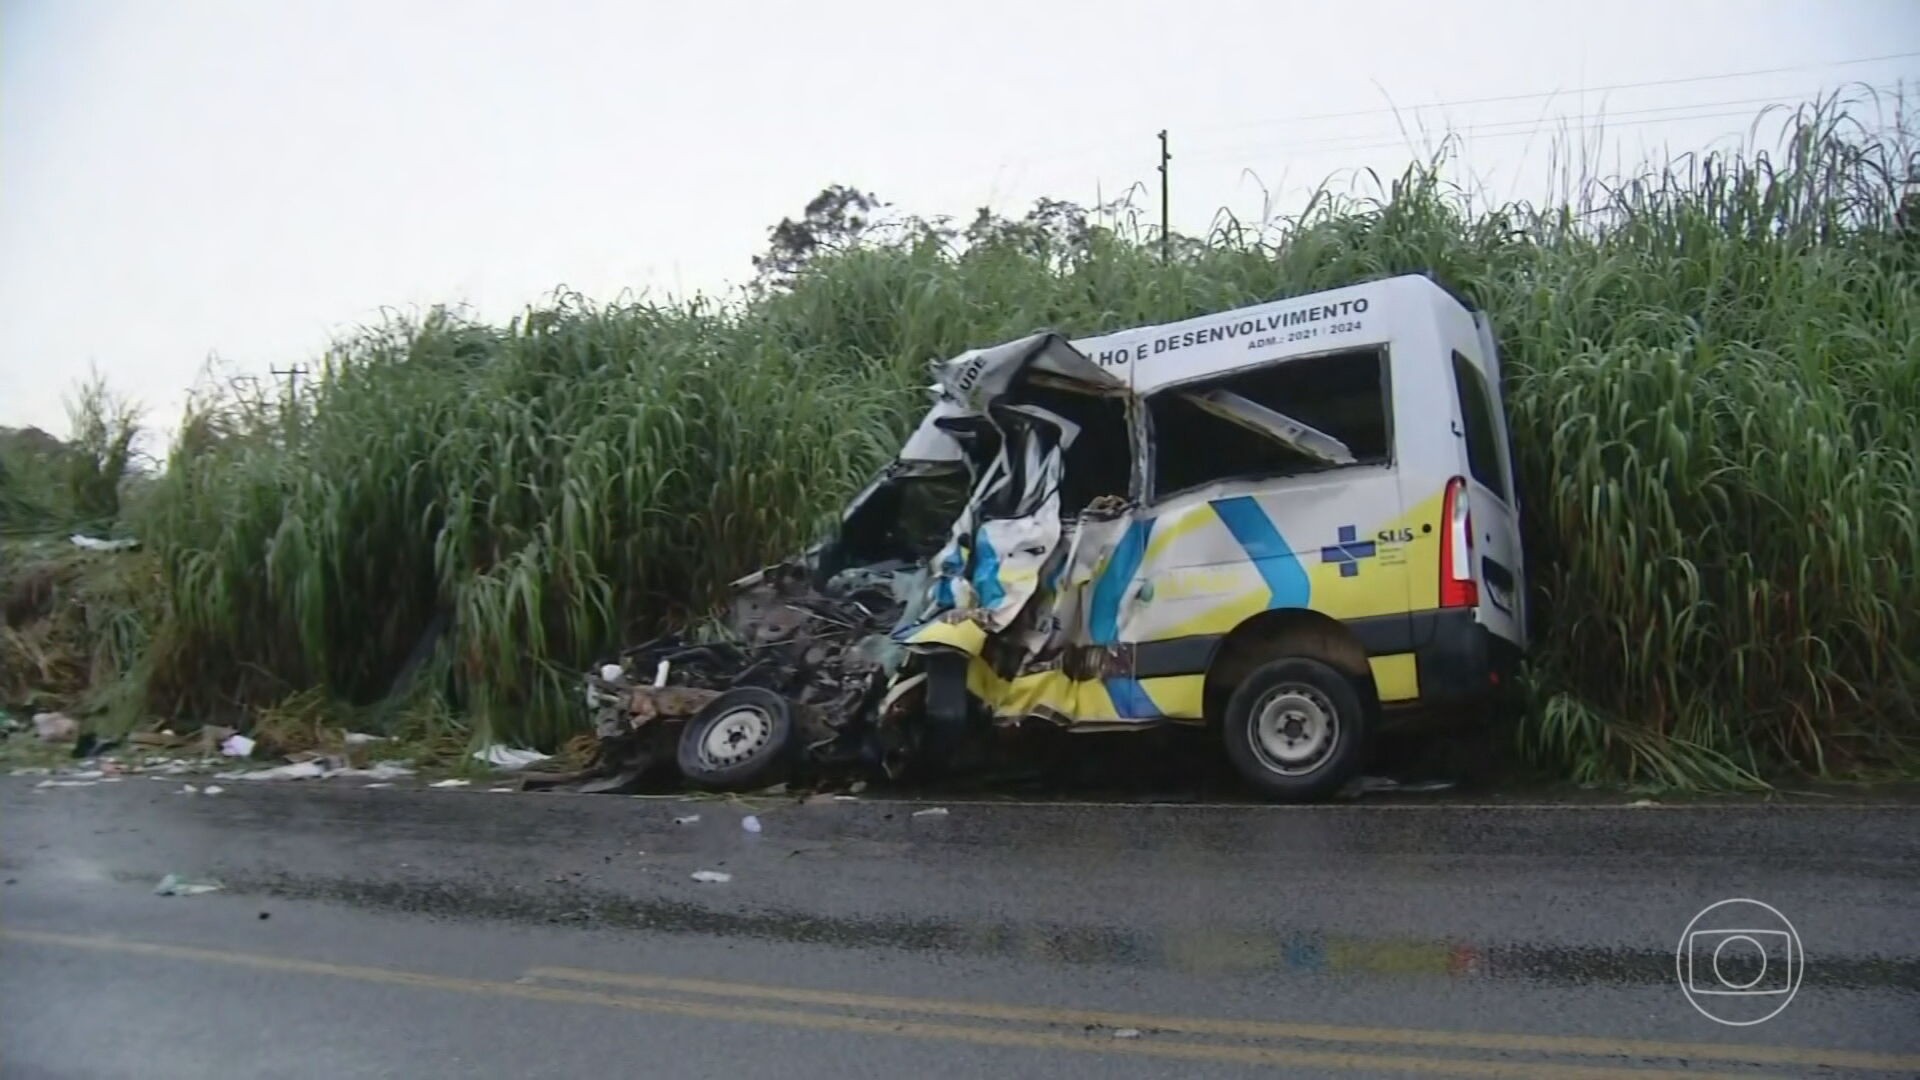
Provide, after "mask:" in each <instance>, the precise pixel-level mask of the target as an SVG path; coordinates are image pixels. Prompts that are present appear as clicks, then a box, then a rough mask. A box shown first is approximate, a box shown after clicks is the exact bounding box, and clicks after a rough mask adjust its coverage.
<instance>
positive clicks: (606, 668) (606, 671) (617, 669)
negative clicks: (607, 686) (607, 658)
mask: <svg viewBox="0 0 1920 1080" xmlns="http://www.w3.org/2000/svg"><path fill="white" fill-rule="evenodd" d="M625 674H626V670H625V669H624V668H622V667H621V666H620V665H619V664H602V665H600V678H601V680H602V681H604V682H619V681H620V678H621V676H623V675H625Z"/></svg>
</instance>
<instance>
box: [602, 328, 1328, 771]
mask: <svg viewBox="0 0 1920 1080" xmlns="http://www.w3.org/2000/svg"><path fill="white" fill-rule="evenodd" d="M935 377H936V381H935V385H934V386H933V387H931V389H932V391H933V394H934V402H933V405H932V407H931V409H930V410H929V411H928V412H927V413H926V415H925V417H924V418H923V419H922V421H921V423H920V425H919V426H918V428H917V429H916V430H915V431H914V432H913V434H912V435H911V436H910V437H909V438H908V439H907V441H906V443H905V445H904V446H903V447H902V449H901V451H900V452H899V454H898V456H897V457H896V459H895V460H894V461H893V462H892V463H891V464H890V465H889V466H887V467H886V468H885V469H884V470H883V471H882V472H881V474H880V475H879V476H878V477H877V478H876V479H875V480H874V481H873V482H872V483H871V484H870V485H868V487H867V488H866V489H865V490H864V491H862V492H861V493H860V494H859V495H858V496H856V497H855V498H854V499H853V500H852V502H851V503H850V504H849V505H848V507H847V509H846V510H845V512H844V513H843V515H842V517H841V522H840V527H839V529H838V531H837V534H836V535H834V536H833V537H831V538H830V539H828V540H827V541H826V542H825V543H823V544H821V545H819V546H817V547H815V548H813V549H811V550H809V551H808V552H806V553H805V554H804V555H802V556H800V557H798V558H796V559H794V560H792V561H789V562H786V563H783V564H781V565H778V566H774V567H771V568H768V569H765V570H762V571H760V572H759V573H756V574H753V575H751V576H749V577H747V578H743V579H741V580H740V581H738V582H736V583H735V595H734V600H733V603H732V605H731V611H730V614H729V617H728V619H727V620H726V622H727V630H728V636H729V637H730V640H722V641H714V642H693V641H688V640H685V639H682V638H679V637H674V638H667V639H662V640H658V641H654V642H649V643H647V644H645V645H642V646H640V647H638V648H635V649H631V650H628V651H627V652H625V653H624V654H622V656H621V657H620V658H619V661H618V663H609V664H606V665H604V666H603V667H602V668H601V669H600V670H599V671H597V672H594V673H590V674H589V675H588V678H587V703H588V706H589V708H590V709H591V710H592V712H593V717H594V729H595V732H596V734H597V736H598V739H599V753H598V755H597V757H596V761H595V763H594V767H593V771H594V772H595V773H597V774H598V775H600V776H601V777H602V778H603V779H602V780H601V785H602V786H603V787H608V786H611V787H612V789H615V790H619V789H620V788H619V787H618V786H617V785H619V784H622V783H625V782H630V781H633V780H634V779H635V778H637V777H640V776H642V775H643V774H647V773H650V772H655V771H658V770H662V769H664V768H665V767H666V766H667V764H668V763H669V762H671V763H673V764H674V765H676V766H677V768H678V771H679V772H680V774H682V775H683V776H684V777H685V778H686V779H687V780H688V781H690V782H692V783H694V784H696V785H698V786H702V787H707V788H713V789H720V790H744V789H750V788H757V787H763V786H766V785H768V784H771V783H774V782H776V781H780V780H784V779H787V778H788V776H789V775H791V774H796V773H797V774H799V775H805V776H812V777H820V778H826V777H830V776H833V775H835V774H841V775H847V774H861V773H871V772H872V771H874V770H878V771H880V772H882V773H884V774H885V775H887V776H889V777H899V776H901V775H903V774H905V773H907V772H908V771H910V770H914V769H920V768H923V767H932V768H939V767H940V766H942V765H943V764H945V763H946V762H947V761H948V760H949V759H950V758H951V757H952V756H953V754H954V752H955V750H956V748H958V747H959V746H960V745H961V744H963V743H964V742H966V741H967V740H966V736H967V735H968V734H970V733H976V732H979V731H981V730H987V729H992V728H993V727H995V726H999V727H1003V728H1004V727H1009V726H1013V725H1017V724H1019V723H1020V722H1021V721H1025V720H1029V719H1037V720H1041V721H1046V722H1050V723H1051V724H1052V725H1057V726H1059V727H1064V728H1068V729H1072V730H1088V729H1098V728H1102V727H1107V728H1111V727H1132V728H1138V727H1141V726H1143V724H1142V722H1141V721H1140V720H1139V719H1137V718H1138V717H1140V716H1142V715H1143V714H1142V713H1141V712H1140V711H1139V710H1128V709H1127V708H1126V704H1127V703H1126V702H1125V701H1123V700H1122V697H1121V696H1122V695H1124V694H1126V693H1128V687H1130V686H1131V687H1134V688H1136V689H1137V687H1138V684H1137V683H1136V682H1133V681H1132V680H1131V678H1130V676H1131V674H1132V672H1131V670H1130V668H1131V663H1132V658H1131V653H1130V650H1129V649H1128V648H1127V647H1125V646H1122V645H1121V644H1120V641H1121V638H1120V634H1119V629H1120V625H1121V623H1122V622H1123V621H1124V619H1125V611H1124V610H1123V608H1124V606H1125V605H1126V603H1128V602H1131V601H1132V600H1133V599H1134V598H1131V597H1128V596H1126V595H1124V593H1125V586H1126V582H1125V581H1124V580H1122V581H1120V582H1119V586H1118V587H1113V586H1112V585H1111V581H1112V579H1113V576H1112V575H1100V574H1099V571H1100V570H1101V568H1102V567H1103V566H1105V564H1106V563H1107V562H1108V561H1109V560H1110V559H1125V558H1134V559H1137V558H1138V553H1137V552H1136V553H1133V554H1131V555H1129V554H1128V553H1126V552H1125V551H1118V552H1117V551H1116V549H1117V548H1122V547H1124V546H1126V545H1129V544H1136V543H1139V544H1143V543H1144V537H1141V536H1140V535H1139V534H1138V532H1137V531H1135V530H1129V529H1128V528H1127V524H1128V523H1127V521H1126V520H1125V518H1126V516H1127V513H1128V511H1129V510H1130V509H1131V508H1132V504H1131V503H1130V502H1129V495H1128V493H1129V492H1130V491H1137V490H1140V485H1139V483H1138V481H1139V478H1140V477H1141V476H1142V475H1143V473H1144V470H1145V469H1146V468H1147V465H1148V462H1147V461H1146V460H1145V453H1144V451H1142V450H1139V449H1137V448H1140V447H1144V446H1146V445H1147V440H1146V439H1145V438H1143V437H1142V434H1143V433H1142V432H1140V431H1136V430H1135V428H1134V426H1135V425H1137V424H1140V423H1142V420H1141V419H1140V416H1141V413H1140V410H1138V409H1135V408H1133V407H1131V406H1132V404H1133V403H1132V401H1131V400H1130V398H1131V393H1132V392H1131V389H1130V387H1129V385H1128V383H1127V382H1126V381H1125V380H1124V379H1122V378H1120V377H1118V376H1116V375H1114V374H1113V373H1110V372H1109V371H1107V370H1106V369H1104V368H1102V367H1101V366H1099V365H1098V364H1096V363H1094V362H1093V361H1092V360H1090V359H1088V358H1087V357H1086V356H1085V355H1083V354H1081V353H1080V352H1078V351H1076V350H1075V349H1074V348H1073V347H1072V345H1070V344H1069V343H1068V341H1067V340H1066V339H1065V338H1064V337H1062V336H1060V335H1058V334H1055V333H1051V332H1044V333H1038V334H1034V335H1032V336H1029V337H1025V338H1022V339H1019V340H1017V341H1012V342H1008V343H1005V344H1002V345H998V346H995V347H992V348H988V349H979V350H974V351H971V352H968V353H965V354H962V355H961V356H958V357H956V358H954V359H952V360H949V361H946V362H944V363H941V364H938V365H936V367H935ZM1188 397H1189V399H1190V400H1191V401H1192V403H1193V404H1194V405H1196V406H1198V407H1200V408H1203V409H1205V410H1206V411H1207V412H1209V413H1212V414H1214V415H1216V416H1218V417H1220V418H1221V419H1224V420H1227V421H1230V422H1232V423H1235V424H1239V425H1242V426H1244V427H1248V428H1251V429H1253V430H1255V431H1257V432H1260V433H1262V434H1263V435H1265V436H1267V437H1269V438H1272V439H1275V440H1278V441H1281V442H1283V443H1284V444H1285V445H1287V446H1288V447H1290V448H1291V449H1293V450H1294V451H1295V452H1297V453H1300V454H1304V455H1307V456H1310V457H1313V458H1318V459H1321V460H1324V461H1327V462H1329V463H1342V462H1346V461H1351V460H1352V457H1351V455H1350V454H1349V453H1348V452H1347V448H1346V447H1345V446H1344V445H1343V444H1341V443H1340V441H1339V440H1337V439H1333V438H1331V437H1330V436H1327V435H1325V434H1323V433H1321V432H1319V431H1316V430H1314V429H1312V428H1310V427H1308V426H1306V425H1304V424H1301V423H1299V422H1298V421H1296V420H1293V419H1292V418H1290V417H1287V416H1285V415H1283V414H1280V413H1277V412H1275V411H1273V410H1271V409H1269V408H1267V407H1265V406H1262V405H1260V404H1258V403H1256V402H1253V401H1250V400H1248V399H1246V398H1243V397H1240V396H1239V395H1236V394H1233V393H1230V392H1227V391H1223V390H1219V389H1212V390H1204V391H1196V392H1194V393H1192V394H1190V395H1188ZM1096 579H1097V582H1096ZM1089 695H1099V697H1100V702H1099V704H1100V707H1097V708H1096V707H1083V705H1087V706H1090V705H1091V704H1092V703H1091V702H1090V701H1089V702H1083V701H1082V697H1083V696H1089ZM1116 717H1118V718H1119V719H1116Z"/></svg>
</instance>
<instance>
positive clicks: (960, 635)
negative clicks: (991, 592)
mask: <svg viewBox="0 0 1920 1080" xmlns="http://www.w3.org/2000/svg"><path fill="white" fill-rule="evenodd" d="M986 643H987V631H986V628H984V627H982V626H981V625H980V624H979V623H977V622H974V621H973V620H972V619H965V620H962V621H960V622H947V621H946V620H945V619H935V620H934V621H932V622H930V623H928V624H927V625H926V626H923V627H921V628H920V629H919V630H918V631H917V632H915V633H914V635H913V636H912V637H911V638H909V639H908V644H911V645H951V646H953V647H954V648H956V649H959V650H960V651H961V652H964V653H966V654H967V655H969V656H978V655H980V650H981V649H982V648H984V647H985V646H986Z"/></svg>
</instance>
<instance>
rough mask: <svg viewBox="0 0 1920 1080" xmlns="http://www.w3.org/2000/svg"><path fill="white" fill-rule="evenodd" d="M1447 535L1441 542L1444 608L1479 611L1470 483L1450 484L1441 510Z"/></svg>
mask: <svg viewBox="0 0 1920 1080" xmlns="http://www.w3.org/2000/svg"><path fill="white" fill-rule="evenodd" d="M1440 513H1441V518H1442V520H1443V521H1444V523H1445V527H1446V532H1445V534H1444V535H1443V536H1442V537H1441V539H1440V606H1441V607H1443V608H1457V607H1475V606H1477V605H1478V604H1479V603H1480V590H1479V589H1478V588H1476V587H1475V586H1474V584H1473V514H1472V512H1471V511H1470V510H1469V509H1468V507H1467V481H1466V478H1465V477H1461V476H1456V477H1454V478H1453V479H1451V480H1449V481H1447V499H1446V504H1445V506H1444V508H1443V509H1442V510H1441V512H1440Z"/></svg>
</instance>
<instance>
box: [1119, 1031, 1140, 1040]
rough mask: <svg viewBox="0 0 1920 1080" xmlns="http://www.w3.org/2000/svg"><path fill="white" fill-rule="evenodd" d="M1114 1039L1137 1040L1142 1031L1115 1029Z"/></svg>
mask: <svg viewBox="0 0 1920 1080" xmlns="http://www.w3.org/2000/svg"><path fill="white" fill-rule="evenodd" d="M1113 1037H1114V1038H1116V1039H1137V1038H1139V1037H1140V1029H1139V1028H1114V1029H1113Z"/></svg>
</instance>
